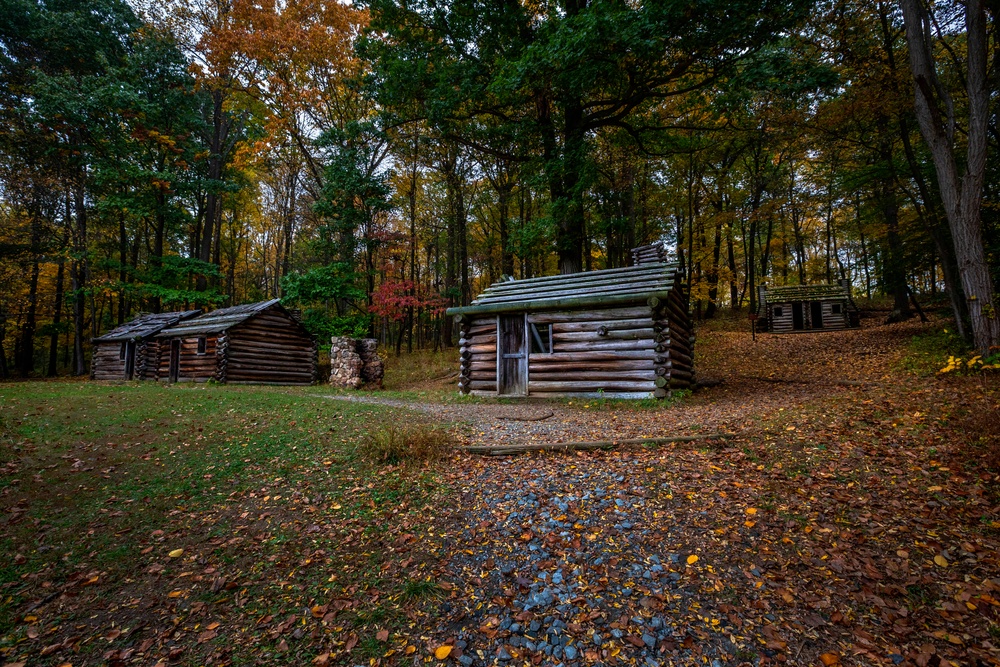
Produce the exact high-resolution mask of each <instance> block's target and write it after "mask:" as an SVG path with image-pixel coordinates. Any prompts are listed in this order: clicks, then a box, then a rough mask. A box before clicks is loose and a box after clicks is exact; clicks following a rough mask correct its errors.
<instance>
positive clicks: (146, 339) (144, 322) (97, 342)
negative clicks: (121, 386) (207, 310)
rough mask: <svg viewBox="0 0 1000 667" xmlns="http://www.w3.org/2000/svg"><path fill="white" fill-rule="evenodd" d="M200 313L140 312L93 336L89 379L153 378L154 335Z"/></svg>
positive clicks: (195, 311)
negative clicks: (106, 331)
mask: <svg viewBox="0 0 1000 667" xmlns="http://www.w3.org/2000/svg"><path fill="white" fill-rule="evenodd" d="M200 314H201V311H200V310H185V311H183V312H176V313H150V314H146V315H140V316H138V317H136V318H135V319H133V320H132V321H130V322H126V323H125V324H122V325H120V326H118V327H116V328H114V329H112V330H111V331H109V332H108V333H106V334H104V335H103V336H99V337H97V338H94V339H93V340H92V341H91V343H93V346H94V355H93V357H92V358H91V360H90V379H91V380H145V379H147V378H151V379H155V377H156V362H157V351H156V347H157V343H158V342H157V340H156V338H155V336H156V334H158V333H160V332H161V331H163V330H164V329H166V328H168V327H172V326H174V325H175V324H177V323H178V322H182V321H184V320H189V319H191V318H192V317H196V316H198V315H200Z"/></svg>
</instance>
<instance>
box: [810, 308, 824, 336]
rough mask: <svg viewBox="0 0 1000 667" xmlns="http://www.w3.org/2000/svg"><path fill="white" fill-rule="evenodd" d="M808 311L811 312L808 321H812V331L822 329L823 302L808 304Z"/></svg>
mask: <svg viewBox="0 0 1000 667" xmlns="http://www.w3.org/2000/svg"><path fill="white" fill-rule="evenodd" d="M809 309H810V310H811V311H812V312H811V317H810V319H811V320H812V328H813V329H822V328H823V302H822V301H813V302H811V303H810V304H809Z"/></svg>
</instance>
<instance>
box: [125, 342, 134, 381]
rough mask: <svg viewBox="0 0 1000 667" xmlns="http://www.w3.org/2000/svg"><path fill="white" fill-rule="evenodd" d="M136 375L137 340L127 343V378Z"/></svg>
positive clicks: (129, 378)
mask: <svg viewBox="0 0 1000 667" xmlns="http://www.w3.org/2000/svg"><path fill="white" fill-rule="evenodd" d="M134 375H135V341H134V340H130V341H127V342H126V343H125V379H126V380H131V379H132V377H133V376H134Z"/></svg>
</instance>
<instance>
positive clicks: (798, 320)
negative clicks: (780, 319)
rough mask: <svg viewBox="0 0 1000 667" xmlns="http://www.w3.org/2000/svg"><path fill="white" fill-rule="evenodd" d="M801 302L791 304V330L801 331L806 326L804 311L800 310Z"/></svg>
mask: <svg viewBox="0 0 1000 667" xmlns="http://www.w3.org/2000/svg"><path fill="white" fill-rule="evenodd" d="M802 310H803V309H802V302H798V303H793V304H792V330H793V331H801V330H802V329H805V328H806V318H805V313H804V312H802Z"/></svg>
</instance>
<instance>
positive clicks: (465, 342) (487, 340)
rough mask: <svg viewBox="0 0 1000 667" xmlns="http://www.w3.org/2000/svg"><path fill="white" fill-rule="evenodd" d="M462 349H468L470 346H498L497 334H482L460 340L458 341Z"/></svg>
mask: <svg viewBox="0 0 1000 667" xmlns="http://www.w3.org/2000/svg"><path fill="white" fill-rule="evenodd" d="M458 344H459V346H460V347H468V346H470V345H496V344H497V335H496V334H480V335H479V336H470V337H468V338H460V339H459V340H458Z"/></svg>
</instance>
